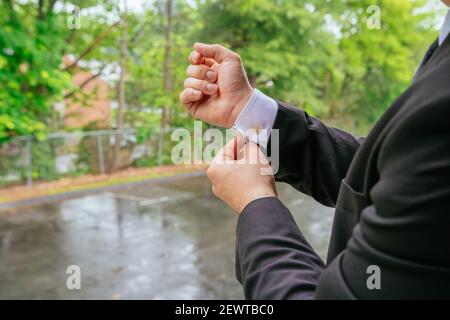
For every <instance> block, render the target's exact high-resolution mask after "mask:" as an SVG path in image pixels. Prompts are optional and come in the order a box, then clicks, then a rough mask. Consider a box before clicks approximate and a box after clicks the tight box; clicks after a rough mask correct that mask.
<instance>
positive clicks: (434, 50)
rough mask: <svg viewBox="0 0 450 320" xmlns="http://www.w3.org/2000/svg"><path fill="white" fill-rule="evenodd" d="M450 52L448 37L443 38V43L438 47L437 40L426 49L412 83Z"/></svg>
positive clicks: (449, 37) (449, 38)
mask: <svg viewBox="0 0 450 320" xmlns="http://www.w3.org/2000/svg"><path fill="white" fill-rule="evenodd" d="M449 51H450V36H447V38H445V40H444V42H442V44H441V45H440V46H439V39H437V40H436V41H435V42H433V44H432V45H431V47H430V48H429V49H428V51H427V53H426V54H425V57H424V59H423V61H422V63H421V65H420V67H419V69H418V70H417V73H416V75H415V76H414V82H415V81H416V80H418V79H419V78H420V77H421V76H422V75H423V74H425V73H426V72H427V71H428V70H430V69H432V68H433V67H434V66H435V65H436V64H437V63H439V61H441V60H442V59H443V58H444V57H447V56H448V55H449Z"/></svg>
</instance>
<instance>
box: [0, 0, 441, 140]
mask: <svg viewBox="0 0 450 320" xmlns="http://www.w3.org/2000/svg"><path fill="white" fill-rule="evenodd" d="M130 2H131V1H130ZM140 3H141V4H142V8H136V5H134V6H131V7H132V8H131V10H130V11H129V12H128V14H127V21H128V22H127V31H126V32H127V39H128V54H127V60H126V69H127V73H126V85H125V89H126V102H127V104H126V111H125V117H124V119H125V124H124V125H125V126H128V127H147V128H151V130H150V129H149V130H150V131H152V132H154V131H155V130H157V128H158V126H159V123H160V117H161V110H162V108H165V107H167V108H168V110H169V113H170V116H169V119H170V126H189V125H190V124H191V123H192V121H191V119H190V118H189V116H188V115H187V113H186V112H184V111H183V109H182V107H181V106H180V105H179V103H178V94H179V92H180V91H181V90H182V86H183V80H184V77H185V69H186V67H187V60H186V57H187V56H188V54H189V52H190V51H191V50H192V49H191V48H192V44H193V43H194V42H213V43H221V44H224V45H226V46H229V47H231V48H232V49H233V50H236V51H238V52H239V53H240V54H241V56H242V58H243V61H244V64H245V66H246V68H247V71H248V75H249V77H250V80H251V83H252V84H253V85H254V86H256V87H258V88H260V89H261V90H263V91H265V92H266V93H267V94H269V95H271V96H273V97H274V98H277V99H280V100H285V101H287V102H289V103H292V104H294V105H296V106H298V107H301V108H304V109H306V110H307V111H308V112H310V113H312V114H316V115H319V116H321V117H323V118H325V119H328V120H330V121H332V122H336V123H339V122H342V123H347V124H348V123H350V124H352V125H353V126H356V128H360V129H361V131H366V130H367V128H368V127H369V126H370V125H371V124H372V123H373V122H374V121H375V120H376V118H377V117H379V115H380V114H381V113H382V112H383V111H384V110H385V109H386V107H388V106H389V104H390V103H391V102H392V101H393V100H394V99H395V98H396V97H397V96H398V95H399V94H400V93H401V92H402V90H404V89H405V87H406V86H407V85H408V84H409V83H410V81H411V78H412V75H413V73H414V70H415V68H416V66H417V64H418V63H419V61H420V58H421V56H422V55H423V53H424V52H425V50H426V47H427V45H428V44H429V43H431V41H432V40H433V37H435V36H436V35H437V32H436V30H435V28H433V26H432V23H431V22H430V21H434V20H433V19H435V18H436V15H437V14H439V13H437V12H435V11H433V10H427V9H423V8H424V6H425V5H426V1H425V0H415V1H409V0H395V1H392V0H377V1H373V0H370V1H369V0H340V1H323V0H320V1H319V0H197V1H192V0H191V1H187V0H172V6H173V7H172V10H171V12H172V15H173V17H172V26H171V34H170V45H171V50H170V52H169V56H168V57H165V54H164V53H165V52H167V51H165V48H166V45H167V43H166V41H167V38H166V37H165V36H164V31H165V26H166V21H167V20H166V18H167V17H166V16H165V12H166V11H165V10H164V8H165V4H166V1H164V0H148V1H141V2H140ZM74 5H76V6H79V7H80V8H81V16H82V29H81V30H70V29H69V28H67V26H66V20H67V16H68V15H69V14H70V8H72V7H73V6H74ZM371 5H377V6H378V7H379V8H380V9H381V29H379V30H377V29H375V30H374V29H370V28H368V27H367V19H368V18H369V17H370V13H369V12H368V11H367V8H368V7H369V6H371ZM133 8H134V9H133ZM119 15H120V10H119V7H118V2H117V1H112V0H111V1H110V0H101V1H95V0H89V1H81V0H80V1H66V0H57V1H18V0H16V1H14V0H4V1H2V2H0V83H1V90H0V143H1V142H5V141H7V140H8V139H10V138H11V137H14V136H17V135H25V134H33V135H37V136H38V137H40V136H43V135H44V134H45V133H46V132H48V131H51V130H59V129H61V128H54V127H52V126H51V121H52V111H53V105H54V104H55V103H57V102H59V101H62V100H63V99H64V97H65V96H66V97H67V95H68V94H72V93H74V92H76V91H77V88H74V87H73V86H72V85H71V77H72V75H73V72H74V70H73V69H70V68H68V69H67V68H64V67H63V66H62V61H63V56H64V55H66V54H67V55H70V56H71V57H72V58H73V59H76V60H75V61H79V64H80V65H82V66H83V67H85V68H89V69H90V70H91V71H92V72H94V73H96V72H98V73H99V74H100V73H101V76H103V77H104V78H105V79H106V80H107V81H108V82H109V83H110V84H111V86H112V87H115V86H116V85H117V80H118V77H117V74H118V73H119V71H120V70H119V69H120V68H119V66H118V59H119V51H120V50H119V35H120V30H119V28H116V27H115V23H116V22H117V21H118V20H119V18H120V16H119ZM167 58H168V59H170V61H169V62H170V63H169V65H170V70H169V74H168V76H169V77H167V74H166V77H165V79H166V81H167V79H169V81H170V86H168V84H167V82H166V83H164V79H163V78H164V64H165V63H167ZM168 87H170V89H171V90H169V91H168V90H167V88H168ZM74 90H75V91H74ZM113 92H114V93H113V96H112V97H111V98H112V99H113V100H117V96H116V94H115V91H113ZM112 126H113V127H114V123H112Z"/></svg>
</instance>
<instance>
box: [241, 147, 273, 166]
mask: <svg viewBox="0 0 450 320" xmlns="http://www.w3.org/2000/svg"><path fill="white" fill-rule="evenodd" d="M243 153H244V155H243V157H242V160H241V161H243V162H244V163H245V164H260V165H266V164H268V163H269V162H268V161H267V158H266V156H265V155H264V153H263V152H262V151H261V148H260V147H259V146H258V145H257V144H256V143H254V142H249V143H247V144H246V145H245V147H244V150H243Z"/></svg>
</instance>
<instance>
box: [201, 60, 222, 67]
mask: <svg viewBox="0 0 450 320" xmlns="http://www.w3.org/2000/svg"><path fill="white" fill-rule="evenodd" d="M203 64H206V65H207V66H208V67H210V68H215V67H216V66H218V65H219V64H218V63H217V62H215V61H214V60H213V59H208V58H204V59H203Z"/></svg>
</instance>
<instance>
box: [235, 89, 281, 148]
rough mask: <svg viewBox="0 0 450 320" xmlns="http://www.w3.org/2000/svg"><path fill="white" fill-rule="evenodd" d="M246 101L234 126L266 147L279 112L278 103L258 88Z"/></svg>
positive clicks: (250, 138) (253, 140) (251, 139)
mask: <svg viewBox="0 0 450 320" xmlns="http://www.w3.org/2000/svg"><path fill="white" fill-rule="evenodd" d="M246 102H247V104H246V105H245V106H244V107H241V111H240V113H239V115H238V117H237V119H236V121H235V123H234V126H233V128H234V129H235V130H236V131H238V132H239V133H241V134H242V135H244V136H246V137H248V138H249V140H250V141H252V142H254V143H256V144H258V145H260V146H262V147H263V148H266V147H267V143H268V140H269V137H270V133H271V130H272V127H273V124H274V122H275V118H276V115H277V113H278V104H277V102H276V101H275V100H273V99H272V98H270V97H268V96H266V95H265V94H263V93H262V92H261V91H259V90H258V89H254V90H253V92H252V95H251V96H250V98H249V99H248V100H246Z"/></svg>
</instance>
